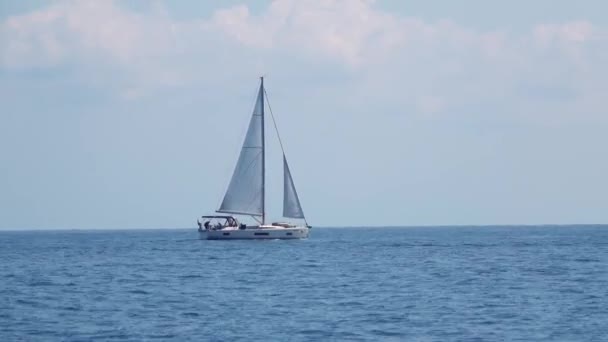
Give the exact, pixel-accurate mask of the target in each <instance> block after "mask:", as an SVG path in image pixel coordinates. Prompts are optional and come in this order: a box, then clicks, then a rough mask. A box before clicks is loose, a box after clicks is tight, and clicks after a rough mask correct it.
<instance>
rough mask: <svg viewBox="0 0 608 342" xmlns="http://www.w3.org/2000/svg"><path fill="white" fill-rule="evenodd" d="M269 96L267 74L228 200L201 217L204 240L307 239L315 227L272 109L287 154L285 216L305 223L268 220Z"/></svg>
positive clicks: (198, 221) (199, 225)
mask: <svg viewBox="0 0 608 342" xmlns="http://www.w3.org/2000/svg"><path fill="white" fill-rule="evenodd" d="M265 98H267V96H266V89H265V88H264V77H260V88H259V90H258V95H257V99H256V103H255V106H254V109H253V114H252V115H251V119H250V121H249V128H248V130H247V134H246V135H245V141H244V142H243V146H242V148H241V152H240V154H239V158H238V161H237V163H236V167H235V169H234V173H233V174H232V179H231V180H230V183H229V185H228V189H227V190H226V194H225V195H224V199H223V201H222V203H221V204H220V207H219V209H217V210H216V215H206V216H201V219H202V221H203V222H204V223H202V222H201V220H200V219H199V220H197V224H198V232H199V237H200V238H201V239H207V240H231V239H303V238H307V237H308V236H309V234H310V228H311V227H310V226H309V225H308V222H307V221H306V218H305V217H304V211H303V210H302V206H301V204H300V199H299V198H298V193H297V192H296V187H295V185H294V182H293V178H292V177H291V172H290V171H289V165H288V164H287V157H286V156H285V150H284V149H283V143H282V141H281V137H280V135H279V131H278V128H277V125H276V122H275V120H274V115H273V114H272V109H271V110H270V114H271V118H272V120H273V123H274V127H275V130H276V133H277V137H278V140H279V144H280V146H281V151H282V153H283V182H284V183H283V217H284V218H291V219H298V220H299V221H302V222H303V224H293V223H289V222H273V223H268V222H266V141H265V140H266V139H265V134H264V126H265V125H264V119H265V115H266V114H265V112H266V111H265V109H266V106H265V102H266V101H267V100H266V101H265ZM269 109H270V106H269ZM235 215H237V216H249V217H251V218H253V219H254V220H255V222H256V223H255V224H253V225H247V224H245V223H240V222H239V220H238V219H237V217H235Z"/></svg>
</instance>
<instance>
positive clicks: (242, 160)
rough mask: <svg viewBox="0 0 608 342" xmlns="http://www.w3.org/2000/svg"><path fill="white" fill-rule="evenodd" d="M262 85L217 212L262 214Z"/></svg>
mask: <svg viewBox="0 0 608 342" xmlns="http://www.w3.org/2000/svg"><path fill="white" fill-rule="evenodd" d="M263 126H264V85H263V84H260V90H259V92H258V98H257V101H256V103H255V107H254V109H253V114H252V116H251V121H250V122H249V129H248V130H247V135H246V136H245V142H244V143H243V147H242V149H241V153H240V155H239V159H238V161H237V163H236V167H235V169H234V173H233V174H232V179H231V180H230V185H228V190H226V195H225V196H224V200H223V201H222V204H221V205H220V208H219V209H218V210H217V212H221V213H231V214H248V215H256V216H263V215H264V127H263Z"/></svg>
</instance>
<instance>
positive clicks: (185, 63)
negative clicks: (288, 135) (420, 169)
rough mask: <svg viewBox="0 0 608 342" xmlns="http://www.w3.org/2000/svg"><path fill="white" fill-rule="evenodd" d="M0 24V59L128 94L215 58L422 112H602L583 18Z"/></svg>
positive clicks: (219, 13)
mask: <svg viewBox="0 0 608 342" xmlns="http://www.w3.org/2000/svg"><path fill="white" fill-rule="evenodd" d="M0 32H1V33H0V37H1V38H2V39H1V40H0V41H1V42H2V43H0V51H1V52H0V53H1V55H0V61H1V62H0V63H1V65H2V68H4V69H7V70H23V69H31V68H53V67H58V66H65V65H72V66H75V67H74V68H75V70H76V71H75V73H76V74H77V75H78V77H80V78H82V79H84V80H87V79H88V80H89V81H92V80H94V82H100V83H101V85H102V86H108V87H109V86H111V87H117V88H118V89H121V92H122V95H124V96H126V97H129V96H131V95H133V96H145V95H146V93H148V91H149V90H150V89H158V88H162V87H179V86H188V85H191V84H192V83H193V82H194V83H196V82H197V81H198V80H200V79H201V78H221V77H222V73H221V72H219V71H218V70H219V69H224V70H226V69H230V70H231V74H232V75H239V74H246V75H248V76H249V75H251V74H262V73H273V72H275V71H278V70H280V72H281V73H285V74H289V75H290V77H292V78H296V79H297V78H298V77H304V76H306V75H311V73H312V74H314V73H315V72H317V73H324V74H330V75H331V74H339V75H341V77H345V78H347V79H348V80H349V82H354V83H355V84H357V86H355V88H356V89H354V88H353V85H349V86H346V87H347V88H349V89H348V91H351V92H354V93H358V94H363V93H365V94H367V95H368V96H371V99H376V100H379V101H388V102H389V103H393V102H394V103H398V102H402V101H407V104H408V105H411V106H413V107H412V108H414V109H415V110H416V111H417V112H419V113H421V114H423V115H434V114H436V113H440V112H444V111H451V112H457V111H463V110H464V111H467V110H468V109H467V108H468V107H470V106H474V102H475V101H477V102H488V101H490V102H493V103H495V104H500V103H501V102H503V101H512V99H513V98H514V97H519V98H525V101H526V102H527V103H533V104H535V105H538V104H539V103H541V104H542V103H543V102H550V103H553V104H555V103H556V102H555V101H558V100H556V98H566V99H570V101H574V99H576V100H577V101H578V102H577V104H578V105H582V106H585V107H586V108H588V109H589V110H588V111H587V112H589V115H594V116H598V115H599V113H591V111H592V110H591V108H592V107H593V106H597V105H598V103H597V101H600V100H601V99H599V98H597V96H599V92H598V91H597V88H598V87H599V86H603V85H605V83H604V82H605V81H604V80H605V79H606V77H605V76H606V67H603V66H602V65H601V63H599V61H600V59H602V58H603V57H605V56H606V50H607V49H606V46H607V45H606V42H607V39H606V34H605V31H604V29H603V28H601V27H595V26H594V25H593V24H592V23H590V22H587V21H577V22H566V23H539V24H538V25H537V26H536V27H532V28H530V30H528V32H527V33H525V34H514V33H511V32H509V31H507V30H504V31H492V32H480V31H477V30H473V29H469V28H467V27H466V26H462V25H460V24H458V23H454V22H450V21H448V20H445V21H437V22H427V21H424V20H421V19H418V18H415V17H407V16H404V15H399V14H394V13H390V12H387V11H383V10H381V9H379V8H377V6H376V4H375V2H374V1H369V0H352V1H351V0H348V1H347V0H325V1H296V0H276V1H273V2H271V3H270V5H269V6H268V7H267V8H265V9H263V10H262V11H260V12H259V13H252V11H251V10H250V9H249V8H248V7H247V6H246V5H237V6H233V7H228V8H220V9H216V10H215V11H214V12H213V14H212V15H211V16H210V17H206V18H200V19H190V20H176V19H173V18H172V17H171V16H170V15H169V14H168V12H167V11H166V9H164V8H163V7H162V6H161V5H159V4H156V5H153V6H150V7H149V8H147V9H146V10H144V11H139V12H136V11H133V10H129V9H126V8H124V7H123V6H122V4H121V3H120V2H116V1H65V2H62V1H60V2H57V3H53V4H51V5H49V6H48V7H46V8H43V9H40V10H37V11H35V12H31V13H26V14H23V15H19V16H13V17H10V18H8V19H7V20H5V21H4V22H3V23H2V24H1V29H0ZM598 68H601V69H598ZM97 71H99V72H97ZM108 72H109V74H110V75H114V76H113V77H108ZM228 74H230V73H228ZM320 76H321V77H322V76H323V75H320ZM224 77H225V74H224ZM396 88H398V89H396ZM404 93H407V95H406V96H405V97H404V96H403V94H404ZM562 100H563V99H562ZM558 102H559V101H558ZM547 105H548V106H549V107H548V108H547V109H548V110H550V109H551V110H552V109H554V108H552V107H550V106H551V105H550V104H547ZM556 106H557V107H560V108H563V103H559V104H557V105H556ZM531 107H534V106H529V107H528V108H523V109H521V110H518V112H520V113H521V112H527V111H530V110H535V109H532V108H531ZM535 108H536V107H535ZM564 115H566V114H564Z"/></svg>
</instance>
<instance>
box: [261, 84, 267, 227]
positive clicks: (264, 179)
mask: <svg viewBox="0 0 608 342" xmlns="http://www.w3.org/2000/svg"><path fill="white" fill-rule="evenodd" d="M260 92H261V94H262V95H261V96H262V225H264V224H265V223H266V136H265V135H264V106H265V105H264V93H265V92H266V90H265V89H264V76H261V77H260Z"/></svg>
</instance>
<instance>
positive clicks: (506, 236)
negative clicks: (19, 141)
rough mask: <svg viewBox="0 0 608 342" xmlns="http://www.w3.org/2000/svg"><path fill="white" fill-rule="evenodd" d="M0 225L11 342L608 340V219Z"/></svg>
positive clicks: (2, 327) (3, 307)
mask: <svg viewBox="0 0 608 342" xmlns="http://www.w3.org/2000/svg"><path fill="white" fill-rule="evenodd" d="M196 234H197V233H196V231H195V229H190V230H183V229H180V230H177V229H175V230H169V229H168V230H129V231H53V232H44V231H35V232H34V231H29V232H0V282H1V283H0V341H153V340H158V341H235V340H242V341H358V340H360V341H608V227H601V226H578V227H550V226H547V227H478V228H475V227H433V228H373V229H371V228H370V229H363V228H357V229H354V228H348V229H347V228H344V229H338V228H336V229H324V228H316V229H313V231H312V236H311V238H310V239H308V240H301V241H206V240H205V241H203V240H198V239H197V235H196Z"/></svg>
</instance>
